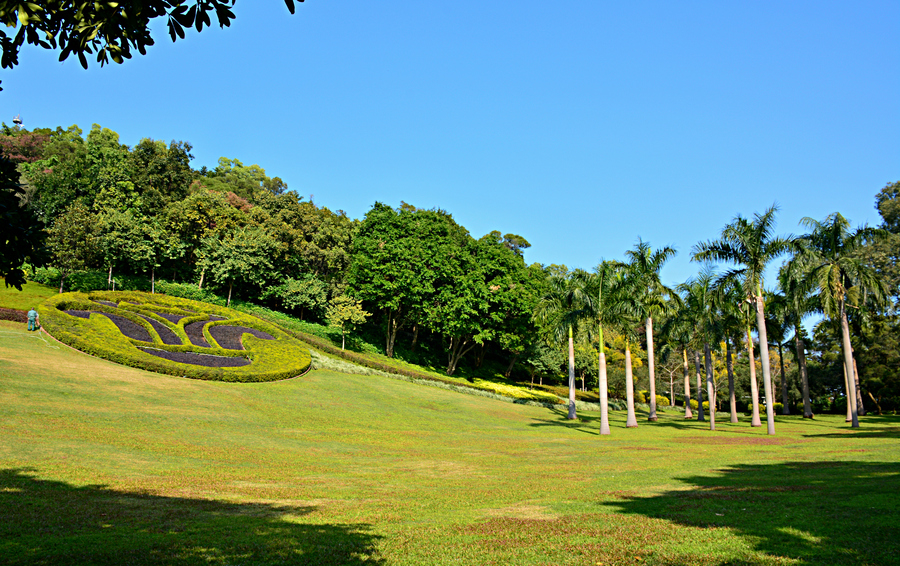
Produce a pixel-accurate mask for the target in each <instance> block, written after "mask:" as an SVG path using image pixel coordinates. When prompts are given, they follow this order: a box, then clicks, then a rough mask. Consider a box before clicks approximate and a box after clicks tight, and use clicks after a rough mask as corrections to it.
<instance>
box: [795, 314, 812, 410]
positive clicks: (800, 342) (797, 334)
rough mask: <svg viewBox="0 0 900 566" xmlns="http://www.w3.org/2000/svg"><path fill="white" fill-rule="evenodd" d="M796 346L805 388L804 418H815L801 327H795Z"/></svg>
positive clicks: (801, 377) (801, 378)
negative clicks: (810, 399)
mask: <svg viewBox="0 0 900 566" xmlns="http://www.w3.org/2000/svg"><path fill="white" fill-rule="evenodd" d="M794 344H795V345H796V346H797V362H798V364H799V366H800V383H801V384H802V387H803V418H804V419H811V418H813V412H812V404H811V403H810V402H809V377H808V376H807V373H806V350H805V347H804V344H803V339H801V338H800V325H799V324H798V325H796V326H795V327H794Z"/></svg>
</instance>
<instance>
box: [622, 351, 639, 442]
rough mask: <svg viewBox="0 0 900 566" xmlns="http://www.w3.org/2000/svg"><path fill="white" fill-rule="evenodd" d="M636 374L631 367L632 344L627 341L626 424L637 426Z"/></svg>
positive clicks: (631, 426)
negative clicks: (635, 413) (635, 408)
mask: <svg viewBox="0 0 900 566" xmlns="http://www.w3.org/2000/svg"><path fill="white" fill-rule="evenodd" d="M633 376H634V374H633V373H632V369H631V344H629V343H628V342H625V403H626V404H627V405H628V420H627V421H625V426H626V427H628V428H636V427H637V425H638V424H637V419H636V418H635V416H634V377H633Z"/></svg>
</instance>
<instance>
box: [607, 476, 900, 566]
mask: <svg viewBox="0 0 900 566" xmlns="http://www.w3.org/2000/svg"><path fill="white" fill-rule="evenodd" d="M679 479H680V480H681V481H683V482H685V483H686V484H688V486H690V489H687V490H683V491H669V492H666V493H662V494H660V495H656V496H652V497H638V496H625V497H621V498H620V499H618V500H616V501H610V502H605V503H603V504H604V505H606V506H609V507H611V508H613V509H614V510H615V511H616V512H619V513H627V514H635V515H643V516H646V517H654V518H659V519H665V520H668V521H672V522H674V523H677V524H680V525H685V526H692V527H701V528H704V527H709V528H726V529H730V530H732V531H733V532H735V533H736V534H738V535H740V536H741V537H743V538H744V539H745V541H746V542H747V543H748V544H750V545H752V546H753V548H754V549H755V550H756V551H758V552H762V553H764V554H765V555H767V556H769V557H771V558H775V559H776V560H778V559H779V558H777V557H780V558H789V559H793V560H796V562H793V563H795V564H803V565H807V564H808V565H813V564H816V565H817V564H855V565H860V564H865V565H876V564H877V565H888V564H900V507H898V506H897V504H896V494H897V493H898V492H900V464H897V463H893V462H890V463H887V462H884V463H882V462H877V463H876V462H834V461H823V462H787V463H782V464H772V465H756V464H747V465H737V466H733V467H729V468H726V469H723V470H719V471H718V473H717V474H716V475H714V476H691V477H686V478H679ZM698 558H699V557H698Z"/></svg>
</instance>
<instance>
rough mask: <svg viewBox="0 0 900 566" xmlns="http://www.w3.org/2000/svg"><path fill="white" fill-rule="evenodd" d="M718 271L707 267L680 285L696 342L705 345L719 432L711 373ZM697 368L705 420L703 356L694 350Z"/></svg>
mask: <svg viewBox="0 0 900 566" xmlns="http://www.w3.org/2000/svg"><path fill="white" fill-rule="evenodd" d="M715 278H716V273H715V270H714V269H713V268H712V267H711V266H709V265H707V266H705V267H704V268H703V269H702V270H701V271H700V273H699V274H698V275H697V277H694V278H693V279H689V280H688V281H687V282H685V283H682V284H681V285H679V287H678V288H679V290H680V291H681V292H682V293H684V304H685V305H687V308H688V309H690V310H691V311H692V312H693V313H694V320H695V327H694V330H695V332H694V339H695V341H696V342H697V343H698V344H702V347H703V355H704V362H705V363H704V366H705V369H706V388H707V394H708V396H709V429H710V430H715V429H716V408H715V399H716V385H715V381H714V378H713V372H712V352H711V348H710V342H713V341H715V339H716V319H717V313H716V308H715V307H716V293H715V287H714V283H715ZM694 365H695V366H696V368H697V379H698V383H697V406H698V409H697V413H698V417H697V419H698V420H703V394H702V389H701V387H700V383H699V380H700V367H701V365H700V352H699V350H695V354H694Z"/></svg>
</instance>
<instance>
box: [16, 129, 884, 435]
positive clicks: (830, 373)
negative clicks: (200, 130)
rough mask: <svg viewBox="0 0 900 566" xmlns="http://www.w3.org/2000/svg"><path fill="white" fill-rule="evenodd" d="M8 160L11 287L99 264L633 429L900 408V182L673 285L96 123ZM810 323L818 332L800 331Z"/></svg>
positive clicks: (651, 266)
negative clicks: (359, 210)
mask: <svg viewBox="0 0 900 566" xmlns="http://www.w3.org/2000/svg"><path fill="white" fill-rule="evenodd" d="M0 150H2V153H3V154H4V156H5V157H4V158H3V159H2V160H0V181H2V183H3V188H2V190H0V214H2V215H3V216H4V219H6V220H7V221H8V225H9V226H10V227H11V229H10V230H9V235H8V236H6V239H5V242H4V248H3V252H2V257H0V260H2V265H0V268H2V269H3V272H4V274H5V276H6V280H7V283H8V284H9V283H12V284H16V283H17V282H19V281H20V280H21V275H22V272H21V271H20V268H21V267H22V266H23V264H26V263H27V264H28V265H30V266H31V267H32V269H34V268H39V267H41V266H48V267H52V268H53V269H54V270H55V271H54V272H53V274H54V275H55V277H56V278H55V279H54V280H53V282H54V284H58V285H59V288H60V290H61V291H62V290H65V289H66V281H67V278H69V277H70V276H71V275H72V274H73V273H77V272H80V271H83V270H95V271H96V270H102V271H103V273H104V274H105V277H106V284H107V286H108V287H110V288H111V287H112V286H113V285H114V284H115V281H116V277H117V275H121V274H131V275H141V276H144V277H145V278H146V281H147V282H148V285H149V288H150V290H152V289H153V287H154V285H155V281H156V279H157V278H164V279H167V280H169V281H178V282H186V283H190V284H193V285H197V286H198V287H200V288H212V289H213V290H215V291H216V292H219V293H221V294H222V295H224V296H226V297H227V300H228V301H230V300H231V298H232V297H233V296H239V297H241V298H243V299H244V300H251V301H254V302H258V303H261V304H264V305H266V306H269V307H271V308H276V309H279V310H282V311H285V312H288V313H291V314H294V315H295V316H297V317H300V318H302V319H306V320H309V321H312V322H318V323H323V324H324V323H329V324H331V325H333V326H334V327H336V328H339V329H340V337H341V342H342V346H343V345H344V342H345V339H346V337H347V335H348V333H351V338H352V337H353V331H354V330H356V332H355V333H356V334H357V335H358V334H361V335H362V336H364V337H365V338H366V339H367V340H369V341H370V342H377V343H378V344H381V345H380V346H379V347H378V348H379V350H380V351H381V352H382V353H383V354H385V355H386V356H389V357H399V358H402V359H404V360H407V361H412V362H415V363H420V364H423V365H428V366H433V367H436V368H440V369H442V370H443V371H445V372H446V373H447V374H449V375H454V374H456V373H458V372H459V370H460V369H461V368H463V369H464V372H465V373H466V375H472V374H477V373H479V372H481V373H483V374H486V375H488V376H489V375H496V376H497V377H501V375H502V376H505V377H506V378H511V379H518V380H526V379H527V380H529V381H530V382H531V383H532V384H534V386H536V387H546V386H553V385H556V384H558V383H560V382H562V383H563V384H567V385H568V387H569V399H570V403H569V415H570V417H572V418H575V416H576V415H575V409H576V400H577V398H578V397H579V396H580V397H581V399H586V398H589V399H593V400H595V401H596V400H597V399H598V398H599V400H600V401H601V406H602V407H603V409H604V412H603V421H604V427H605V430H608V425H607V424H606V417H605V415H606V413H605V407H606V401H607V399H608V397H612V398H619V399H621V398H624V399H625V401H626V408H627V409H628V413H629V414H628V424H629V426H637V420H636V417H635V404H636V403H641V402H643V403H646V405H647V409H648V411H649V418H650V420H655V417H656V412H657V410H658V409H659V407H660V406H661V405H671V406H674V405H675V404H676V402H677V403H680V404H682V405H683V409H684V411H685V416H688V417H692V418H693V417H694V416H695V415H694V413H695V412H696V416H697V418H700V419H703V420H707V419H708V420H709V421H710V425H711V426H712V427H714V426H715V418H716V408H719V409H720V410H727V411H728V412H729V413H730V414H729V417H730V419H731V420H732V421H736V420H737V419H738V416H737V415H738V413H739V412H742V411H746V412H748V413H749V414H750V422H751V425H753V426H760V425H761V424H762V417H763V416H765V419H766V422H767V427H768V429H769V432H770V433H771V432H774V420H773V417H774V414H775V410H776V407H777V408H778V409H779V410H782V411H785V412H788V411H791V410H796V411H800V412H802V413H803V414H804V416H807V417H812V416H814V413H815V412H821V411H823V410H834V409H838V410H846V411H847V418H848V420H849V421H850V422H853V423H854V424H855V422H856V420H857V418H858V415H859V414H862V413H863V412H864V411H865V407H866V406H867V405H869V406H870V407H873V408H874V409H875V410H877V411H881V410H896V409H897V408H900V379H898V376H897V369H898V362H900V359H898V355H900V354H898V350H900V348H898V339H897V336H898V332H897V330H898V321H897V318H896V315H895V314H894V313H895V309H896V306H897V305H898V300H900V291H898V289H900V270H898V267H897V255H898V253H900V252H898V250H900V198H898V197H900V194H898V193H900V183H893V184H890V185H888V186H886V187H885V188H884V189H883V190H882V191H881V192H879V193H878V195H877V196H876V206H877V207H878V210H879V212H880V213H881V216H882V218H883V224H882V226H880V227H879V228H877V229H876V228H869V227H862V228H858V229H854V228H852V227H851V225H850V223H849V222H848V221H847V220H846V219H844V217H843V216H841V215H840V214H838V213H835V214H833V215H831V216H829V217H828V218H825V219H822V220H816V219H804V220H803V223H802V227H803V228H804V229H805V231H806V233H804V234H803V235H802V236H800V237H797V238H794V237H790V238H787V237H779V236H777V235H776V234H775V218H776V210H775V209H774V208H770V209H768V210H766V211H764V212H762V213H757V214H755V215H753V216H752V217H743V216H737V217H736V218H735V219H734V220H733V221H732V222H730V223H729V224H727V225H726V226H725V227H724V229H723V231H722V233H721V235H720V236H719V237H718V238H714V239H711V240H708V241H706V242H700V243H698V244H697V245H696V246H694V249H693V252H692V257H693V259H695V260H696V261H698V262H700V264H701V265H702V267H701V269H700V270H699V272H698V275H697V276H696V277H694V278H692V279H691V280H689V281H686V282H683V283H682V284H681V285H678V286H677V287H668V286H666V285H664V284H663V283H662V278H661V275H660V273H661V270H662V268H663V267H664V265H665V263H666V262H667V261H668V260H669V259H670V258H671V257H672V256H673V255H674V254H675V252H674V250H672V249H671V248H660V249H654V248H653V247H651V245H650V243H648V242H644V241H642V240H638V242H637V244H636V245H635V247H634V248H633V249H632V250H627V251H626V252H625V253H624V254H623V257H624V259H625V260H624V261H601V262H600V264H599V265H598V266H597V267H595V268H594V269H593V270H592V271H591V272H588V271H584V270H580V269H575V270H569V269H568V268H567V267H565V266H559V265H549V266H542V265H537V264H533V265H528V264H526V263H525V260H524V257H523V255H524V254H523V250H525V249H527V248H528V247H529V243H528V242H527V240H526V239H525V238H523V237H522V236H519V235H516V234H503V233H502V232H500V231H493V232H490V233H489V234H485V235H483V236H481V237H475V236H473V235H471V234H470V233H469V232H468V231H467V230H466V229H465V228H464V227H463V226H461V225H459V224H458V223H457V222H456V221H455V220H454V219H453V217H452V215H450V214H449V213H447V212H446V211H442V210H424V209H420V208H416V207H415V206H413V205H410V204H406V203H402V204H401V205H400V206H399V207H397V208H393V207H391V206H389V205H386V204H383V203H375V204H374V205H373V206H372V208H371V210H369V212H368V213H367V214H366V215H365V217H364V218H362V219H360V220H354V219H350V218H348V217H347V216H346V214H344V213H343V212H341V211H336V212H333V211H330V210H328V209H327V208H325V207H319V206H316V205H315V204H314V203H313V202H311V201H308V200H305V199H304V198H302V197H301V196H300V195H299V194H298V193H297V192H296V191H293V190H290V189H289V188H288V186H287V185H286V184H285V183H284V182H283V181H282V180H281V179H280V178H278V177H270V176H269V175H268V174H267V173H266V171H265V170H264V169H263V168H261V167H259V166H258V165H244V164H243V163H242V162H241V161H239V160H238V159H228V158H224V157H223V158H221V159H220V160H219V162H218V165H217V166H216V167H215V168H213V169H207V168H205V167H204V168H201V169H199V170H196V169H193V168H192V167H191V160H192V155H191V151H192V147H191V145H190V144H189V143H187V142H181V141H177V142H176V141H173V142H170V143H168V144H167V143H164V142H162V141H158V140H151V139H143V140H141V141H140V142H138V143H137V144H136V145H135V146H134V147H128V146H126V145H123V144H121V143H120V141H119V136H118V135H117V134H116V133H115V132H113V131H111V130H109V129H106V128H102V127H100V126H98V125H94V126H93V127H92V129H91V131H90V132H88V133H87V135H86V136H85V135H84V133H83V132H82V131H81V130H80V129H79V128H77V127H75V126H72V127H70V128H66V129H63V128H57V129H56V130H49V129H39V130H33V131H28V130H25V129H23V128H21V127H18V126H17V127H13V128H10V127H7V126H5V125H4V126H3V131H2V132H0ZM779 265H780V272H779V276H778V278H777V281H763V274H764V272H765V271H766V269H767V268H769V267H775V268H777V267H779ZM810 313H818V315H819V316H820V317H821V322H819V323H818V324H816V326H815V327H814V328H813V330H812V332H811V333H807V332H806V330H805V329H804V326H803V324H802V323H803V320H804V318H805V317H807V316H808V315H809V314H810ZM351 343H353V342H352V340H351ZM566 377H568V381H567V382H566ZM579 380H580V384H579V383H578V381H579ZM658 380H662V383H658ZM760 381H761V382H762V383H761V384H760ZM545 382H546V383H545ZM579 390H581V391H579ZM590 391H593V393H590ZM658 393H665V396H662V395H658ZM848 393H849V394H848ZM676 397H677V399H676ZM704 402H706V403H708V405H705V403H704Z"/></svg>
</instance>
